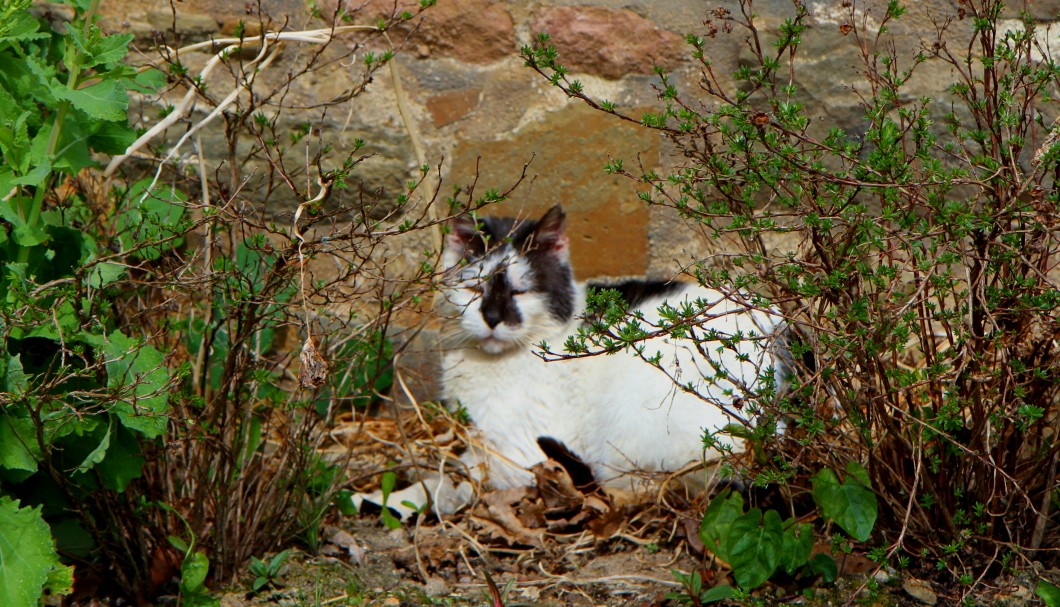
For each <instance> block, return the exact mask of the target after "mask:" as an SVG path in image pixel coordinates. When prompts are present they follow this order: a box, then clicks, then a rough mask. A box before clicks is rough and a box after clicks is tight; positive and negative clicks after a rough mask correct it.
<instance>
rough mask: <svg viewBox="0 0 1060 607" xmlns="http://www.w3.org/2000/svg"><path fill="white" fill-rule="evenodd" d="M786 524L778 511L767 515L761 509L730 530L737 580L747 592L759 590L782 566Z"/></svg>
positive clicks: (730, 561) (731, 552)
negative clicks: (781, 556)
mask: <svg viewBox="0 0 1060 607" xmlns="http://www.w3.org/2000/svg"><path fill="white" fill-rule="evenodd" d="M783 542H784V524H783V522H782V521H781V520H780V514H778V513H777V511H776V510H767V511H766V513H765V515H764V516H763V515H762V511H761V510H759V509H758V508H752V509H751V510H749V511H748V512H747V514H745V515H743V516H741V517H740V518H738V519H736V520H735V521H733V523H732V527H731V528H730V529H729V539H728V553H729V554H730V556H731V559H730V560H729V564H730V565H732V574H733V578H734V579H735V580H736V583H737V584H738V585H739V586H740V587H742V588H745V589H747V590H751V589H754V588H757V587H759V586H761V585H762V584H764V583H765V581H766V580H768V579H769V578H770V576H772V575H773V572H774V571H776V569H777V566H778V565H779V564H780V549H781V546H782V545H783Z"/></svg>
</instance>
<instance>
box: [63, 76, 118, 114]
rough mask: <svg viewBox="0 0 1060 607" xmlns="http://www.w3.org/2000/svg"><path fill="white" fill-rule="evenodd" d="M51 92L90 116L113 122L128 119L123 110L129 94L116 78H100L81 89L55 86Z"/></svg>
mask: <svg viewBox="0 0 1060 607" xmlns="http://www.w3.org/2000/svg"><path fill="white" fill-rule="evenodd" d="M52 92H53V93H54V94H55V96H56V97H58V98H59V99H65V100H67V101H69V102H70V103H72V104H73V106H74V107H75V108H77V109H79V110H81V111H82V112H84V113H85V114H88V115H89V116H90V117H92V118H98V119H100V120H110V121H115V122H118V121H124V120H127V119H128V118H127V116H126V113H125V112H126V110H127V109H128V107H129V94H128V93H126V92H125V86H124V85H122V83H120V82H118V81H116V80H100V81H99V82H96V83H95V84H93V85H92V86H87V87H85V88H81V89H70V88H67V87H65V86H56V87H53V89H52Z"/></svg>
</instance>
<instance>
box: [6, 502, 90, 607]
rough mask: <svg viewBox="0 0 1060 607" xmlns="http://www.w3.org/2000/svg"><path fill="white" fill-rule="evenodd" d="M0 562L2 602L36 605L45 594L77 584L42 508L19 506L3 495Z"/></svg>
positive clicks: (13, 606)
mask: <svg viewBox="0 0 1060 607" xmlns="http://www.w3.org/2000/svg"><path fill="white" fill-rule="evenodd" d="M0 563H2V564H3V567H0V601H2V602H3V604H4V605H9V606H10V607H34V606H36V605H38V604H39V602H40V597H41V596H42V595H44V594H45V593H50V594H55V595H63V594H66V593H69V592H70V588H71V586H73V583H74V577H73V568H72V567H69V566H65V565H63V564H61V563H60V562H59V559H58V557H57V556H56V554H55V543H54V540H52V536H51V531H50V530H49V529H48V525H47V524H45V522H44V519H43V518H41V512H40V507H37V508H31V507H20V506H19V502H18V501H17V500H12V499H11V498H9V497H7V496H0Z"/></svg>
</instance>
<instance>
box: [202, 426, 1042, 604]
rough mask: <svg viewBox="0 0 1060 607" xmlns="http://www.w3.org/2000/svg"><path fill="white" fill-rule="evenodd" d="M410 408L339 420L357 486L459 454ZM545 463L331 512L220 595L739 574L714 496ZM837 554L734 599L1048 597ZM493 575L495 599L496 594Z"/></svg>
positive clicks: (525, 597) (1019, 587)
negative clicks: (607, 489)
mask: <svg viewBox="0 0 1060 607" xmlns="http://www.w3.org/2000/svg"><path fill="white" fill-rule="evenodd" d="M428 413H429V412H428ZM413 417H414V419H410V420H408V421H407V423H406V422H402V424H400V425H399V424H397V423H396V422H394V421H392V420H389V419H384V418H376V419H369V420H364V419H361V420H357V421H354V420H352V419H351V420H349V421H348V423H347V424H346V425H345V426H344V427H342V426H340V428H339V429H337V430H336V431H334V432H332V437H334V439H335V441H334V444H333V445H332V446H331V448H330V449H329V450H326V453H328V454H330V455H329V456H330V457H331V459H332V460H333V461H341V462H342V463H343V464H344V465H346V466H347V467H348V468H349V478H350V479H352V480H351V486H350V488H351V489H353V490H355V491H358V492H365V493H367V492H369V491H372V490H375V489H378V488H379V480H380V476H381V475H382V472H383V471H385V470H390V471H397V474H398V476H399V477H400V478H399V484H398V486H399V487H400V486H402V485H403V484H407V483H408V482H410V481H409V477H410V476H412V474H411V470H412V469H413V468H415V466H417V465H418V466H421V467H423V468H425V469H427V470H434V469H438V467H437V462H438V461H439V453H442V452H445V453H448V454H450V456H451V454H452V453H453V452H454V451H455V450H458V449H460V448H461V447H462V446H461V445H460V443H461V441H462V440H464V439H465V437H464V436H463V435H462V429H463V428H462V426H461V425H460V424H459V422H455V421H454V420H452V419H451V418H449V417H448V416H446V415H445V414H444V413H438V414H437V415H436V416H432V415H424V412H423V411H420V414H419V415H417V416H413ZM536 473H537V486H536V487H532V488H528V489H518V490H507V491H494V492H490V491H485V490H483V489H482V488H479V490H478V493H477V499H476V502H475V503H474V504H472V505H471V506H469V507H468V508H465V509H464V510H462V511H461V512H459V513H458V514H455V515H452V516H446V517H443V519H442V520H439V519H438V518H436V517H434V516H433V515H431V516H428V515H420V516H415V517H413V518H414V520H407V521H403V522H402V523H401V524H400V526H398V527H397V528H394V529H392V528H389V527H388V526H387V525H386V524H385V521H384V520H383V518H382V517H381V516H380V513H379V512H378V510H376V511H375V512H371V511H369V510H368V509H365V510H364V511H362V512H361V513H359V514H356V515H352V516H343V515H339V514H337V513H334V514H333V515H332V516H331V518H330V519H329V520H328V521H326V523H327V524H326V526H325V527H324V528H323V530H322V531H323V533H322V536H323V538H324V540H323V543H322V545H321V546H319V547H318V549H317V550H316V551H315V552H313V553H309V552H297V551H295V552H292V554H291V555H290V557H289V558H288V559H287V561H286V562H285V564H284V566H283V567H282V568H281V569H280V571H279V573H278V575H276V577H275V579H274V580H273V582H272V583H270V584H268V585H267V586H265V587H264V588H263V589H262V590H261V591H260V592H257V593H248V591H247V588H249V587H250V583H251V580H250V579H249V578H248V579H246V580H244V584H245V586H244V587H243V588H239V589H233V590H231V591H229V592H228V593H225V594H224V595H223V597H222V605H223V606H225V607H264V606H280V607H325V606H340V607H341V606H361V605H373V606H374V605H384V606H390V607H420V606H446V607H461V606H463V605H476V606H481V605H490V606H491V607H504V606H508V607H514V606H534V607H536V606H555V607H568V606H569V607H581V606H590V605H593V606H596V605H601V606H605V605H606V606H631V607H632V606H635V607H685V606H688V605H693V603H692V602H690V601H688V600H687V599H688V595H687V593H686V592H685V591H684V589H683V588H682V586H681V584H680V583H678V581H677V577H676V575H675V572H677V573H683V574H686V575H687V574H690V573H691V572H700V574H701V575H702V577H703V580H702V586H703V588H711V587H713V586H715V585H718V584H722V583H731V581H730V580H729V579H728V577H727V568H726V566H724V564H722V563H718V562H715V561H713V560H712V559H711V557H710V555H709V553H707V552H705V551H704V549H703V546H702V544H701V543H700V541H699V539H698V521H699V517H700V515H701V513H702V512H703V509H704V508H705V505H706V499H707V498H706V496H704V495H697V494H695V493H691V494H690V493H687V492H678V491H670V492H656V493H652V494H646V495H642V496H640V499H629V496H625V498H624V499H622V500H621V503H620V501H619V500H618V499H617V498H616V497H615V496H612V495H608V494H605V493H603V492H601V491H598V490H597V491H588V492H586V491H584V488H582V489H577V488H575V487H574V486H573V484H572V482H571V481H570V478H569V477H568V476H566V474H565V471H563V470H562V468H561V467H559V466H558V465H556V466H549V465H546V466H542V467H540V468H538V469H536ZM391 523H392V524H393V523H394V521H391ZM268 556H271V555H267V556H265V557H264V558H266V559H267V558H268ZM838 561H839V562H838V563H837V564H838V567H839V571H840V577H839V579H838V580H837V581H836V582H835V583H831V584H827V583H824V582H822V581H821V580H819V579H810V580H788V581H787V582H786V583H785V582H783V581H782V582H781V583H778V584H773V583H770V584H766V585H765V586H763V587H762V588H760V589H758V590H756V591H755V592H754V593H753V596H750V597H746V598H745V599H744V600H742V601H739V602H732V603H731V604H739V605H763V606H768V605H781V604H785V605H787V604H799V605H808V606H811V607H813V606H825V605H828V606H837V607H838V606H844V605H867V606H872V607H922V606H924V605H940V606H946V605H959V604H968V605H1008V606H1011V607H1023V606H1025V605H1041V604H1043V603H1042V601H1041V600H1040V599H1039V598H1038V597H1037V596H1035V593H1034V589H1035V588H1037V587H1038V583H1037V582H1036V579H1038V578H1037V577H1035V576H1032V575H1029V574H1022V575H1021V574H1009V575H1008V576H1007V577H1003V578H1001V579H1000V580H998V581H994V582H992V583H988V582H985V581H979V582H977V583H976V584H974V585H973V586H969V587H964V588H962V587H959V586H957V585H955V584H951V585H949V586H947V587H940V585H939V583H938V581H934V580H933V572H932V571H931V568H930V567H928V568H926V569H924V570H917V571H908V572H895V571H893V570H889V569H885V570H880V569H879V568H878V567H876V565H875V564H874V563H873V562H872V561H870V560H868V559H867V558H866V557H865V556H864V555H861V554H857V553H856V552H855V553H854V554H850V555H847V556H846V557H844V558H842V559H838ZM1037 569H1038V570H1039V575H1040V576H1042V577H1045V578H1047V579H1053V580H1054V581H1055V580H1060V571H1057V572H1041V569H1040V568H1037ZM487 577H488V578H489V579H490V580H492V581H493V582H495V586H496V587H497V588H498V595H499V600H495V599H494V598H492V597H491V595H490V591H489V580H487ZM936 579H940V578H937V576H936ZM717 604H725V603H717Z"/></svg>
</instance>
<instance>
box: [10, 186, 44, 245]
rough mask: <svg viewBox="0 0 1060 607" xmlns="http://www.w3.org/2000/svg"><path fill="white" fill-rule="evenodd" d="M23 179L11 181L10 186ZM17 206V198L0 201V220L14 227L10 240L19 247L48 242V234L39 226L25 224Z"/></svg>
mask: <svg viewBox="0 0 1060 607" xmlns="http://www.w3.org/2000/svg"><path fill="white" fill-rule="evenodd" d="M24 179H26V178H25V177H22V178H18V179H15V180H13V183H12V185H14V184H15V183H18V182H21V181H23V180H24ZM18 204H19V197H18V196H12V197H11V198H9V199H7V200H0V219H3V220H4V221H6V222H8V223H10V224H11V225H12V226H14V230H12V232H11V238H12V240H14V241H15V242H16V243H17V244H18V245H19V246H23V247H35V246H37V245H39V244H40V243H42V242H44V241H46V240H48V233H47V232H45V231H44V230H43V229H42V228H41V226H39V225H38V226H31V225H29V224H28V223H26V220H25V219H23V218H22V213H20V212H19V210H18V208H17V207H16V205H18Z"/></svg>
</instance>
